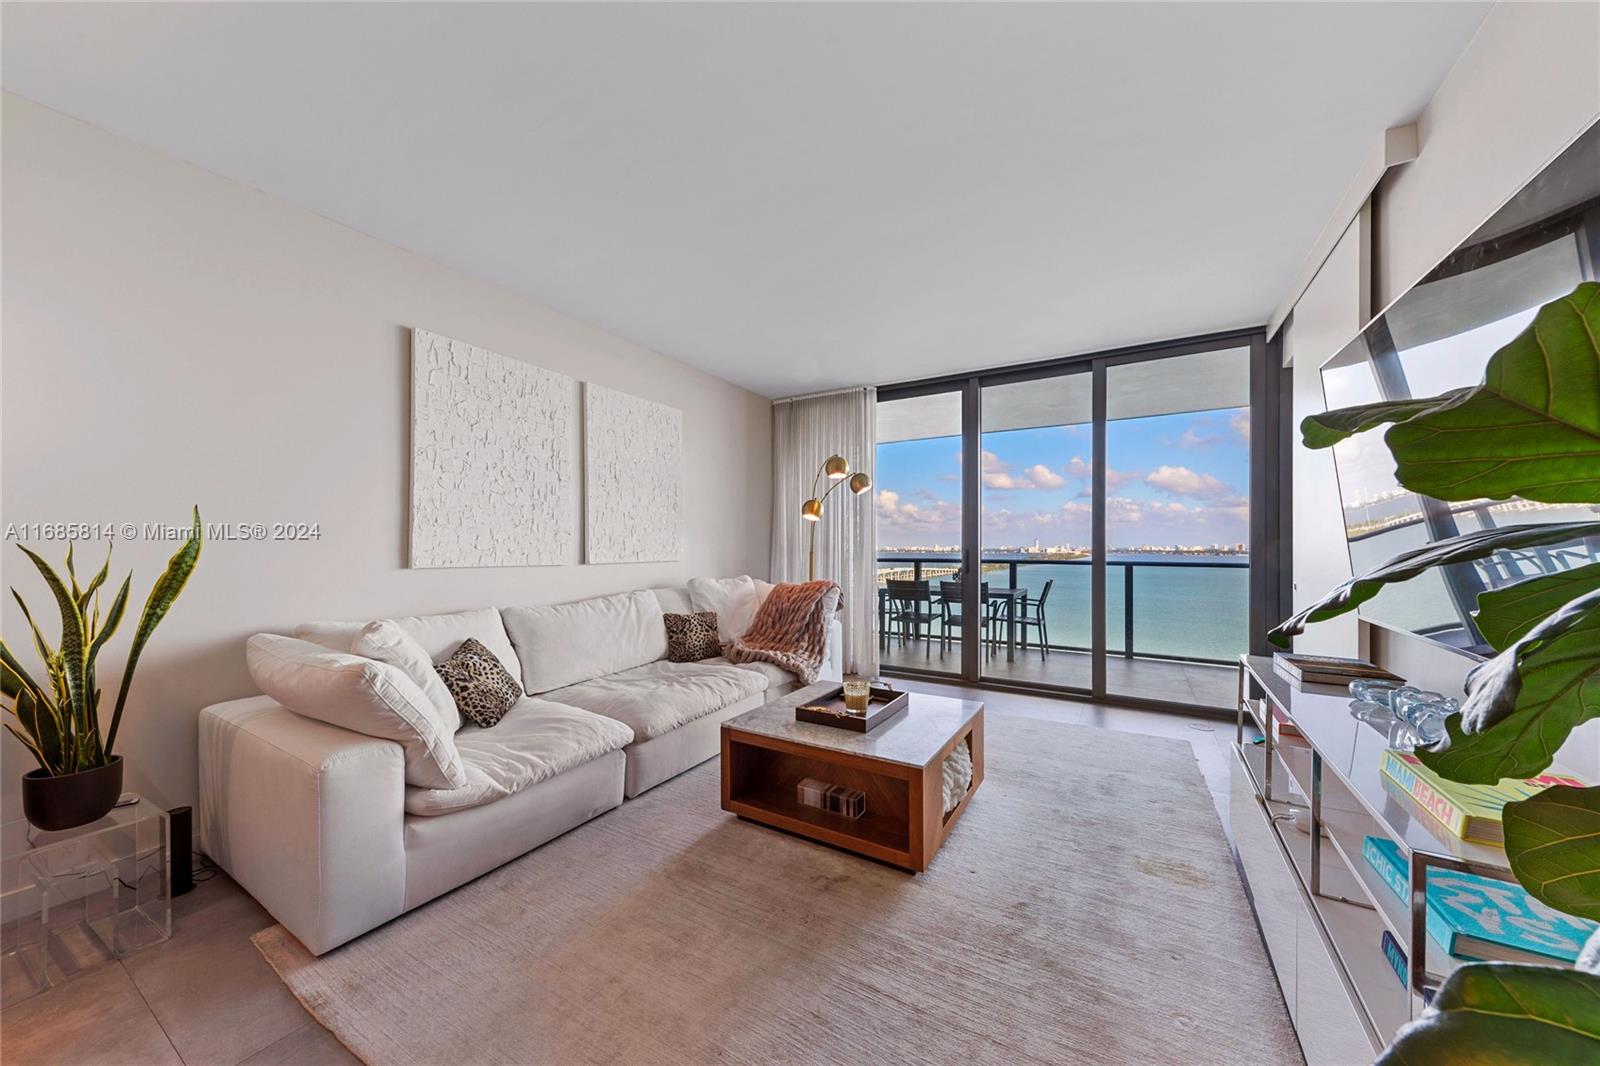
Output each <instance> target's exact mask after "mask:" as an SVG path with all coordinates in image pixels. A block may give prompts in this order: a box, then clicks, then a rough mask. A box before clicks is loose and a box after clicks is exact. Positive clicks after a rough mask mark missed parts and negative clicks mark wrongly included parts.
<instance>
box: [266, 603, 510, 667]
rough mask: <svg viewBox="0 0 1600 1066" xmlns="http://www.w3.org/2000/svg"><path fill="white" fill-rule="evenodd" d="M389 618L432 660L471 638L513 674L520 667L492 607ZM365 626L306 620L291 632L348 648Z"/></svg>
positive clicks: (440, 658)
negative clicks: (490, 652) (492, 654)
mask: <svg viewBox="0 0 1600 1066" xmlns="http://www.w3.org/2000/svg"><path fill="white" fill-rule="evenodd" d="M388 621H391V622H393V623H394V624H395V625H397V626H399V627H400V628H401V629H403V630H405V631H406V633H407V634H409V635H410V636H411V638H412V639H413V640H415V641H416V642H417V643H418V644H420V645H422V650H423V651H425V652H427V653H428V658H429V659H431V660H432V661H433V662H434V663H442V662H444V661H445V660H446V659H448V658H450V656H451V655H453V654H455V650H456V649H457V648H459V647H461V642H462V641H464V640H466V639H467V638H468V637H471V638H472V639H473V640H476V641H477V642H478V643H479V644H482V645H483V646H484V647H485V648H488V649H489V650H490V651H492V652H494V657H495V658H496V659H499V660H500V664H501V665H502V666H504V667H505V668H506V669H507V670H509V671H510V672H511V674H512V676H517V675H518V674H519V673H520V672H521V670H522V667H521V665H520V664H519V663H518V662H517V653H516V651H515V650H514V649H513V648H512V647H511V640H510V639H509V638H508V637H507V636H506V627H505V623H504V622H502V621H501V620H500V612H499V611H498V610H496V609H495V608H493V607H479V608H477V609H476V610H471V611H450V612H448V613H446V614H412V615H405V616H404V617H400V618H391V619H388ZM365 625H366V623H365V622H306V623H303V624H301V625H298V626H295V627H294V635H295V636H297V637H299V638H300V639H301V640H309V641H312V642H314V643H317V644H322V645H325V646H327V647H329V648H332V649H333V650H334V651H349V650H350V647H351V645H352V644H353V643H354V642H355V638H356V637H357V635H359V634H360V632H361V630H362V628H363V627H364V626H365Z"/></svg>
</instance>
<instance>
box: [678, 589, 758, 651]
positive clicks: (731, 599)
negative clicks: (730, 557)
mask: <svg viewBox="0 0 1600 1066" xmlns="http://www.w3.org/2000/svg"><path fill="white" fill-rule="evenodd" d="M689 600H690V602H691V603H693V604H694V609H695V610H697V611H715V612H717V639H718V640H720V641H722V643H724V644H726V643H728V641H730V640H732V639H733V638H734V637H742V636H744V633H745V630H747V629H749V628H750V623H751V622H754V621H755V620H756V608H758V607H760V606H761V601H760V599H759V598H758V597H757V596H756V581H755V578H753V577H750V576H749V575H745V576H743V577H692V578H690V579H689Z"/></svg>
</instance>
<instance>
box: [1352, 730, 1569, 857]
mask: <svg viewBox="0 0 1600 1066" xmlns="http://www.w3.org/2000/svg"><path fill="white" fill-rule="evenodd" d="M1383 773H1384V776H1385V777H1388V778H1389V779H1390V780H1391V781H1393V782H1394V783H1395V784H1397V785H1399V786H1400V787H1401V788H1402V789H1404V790H1405V791H1406V793H1407V794H1408V795H1410V796H1411V798H1412V799H1414V800H1416V801H1417V802H1418V803H1419V804H1421V805H1422V809H1423V810H1425V811H1427V812H1428V813H1429V814H1430V815H1432V816H1433V817H1434V818H1435V819H1436V820H1437V821H1438V822H1439V824H1441V825H1443V826H1444V827H1445V828H1446V829H1448V830H1450V832H1452V833H1454V834H1455V835H1456V836H1458V837H1460V838H1461V839H1463V840H1470V841H1472V842H1474V843H1477V844H1493V845H1495V846H1496V847H1499V846H1501V845H1503V844H1504V843H1505V839H1506V833H1505V827H1504V826H1503V825H1501V824H1500V810H1501V808H1503V807H1504V806H1505V805H1506V804H1508V803H1511V802H1513V801H1515V800H1525V799H1527V798H1528V797H1529V796H1534V795H1537V794H1538V793H1540V792H1543V791H1544V790H1545V789H1547V788H1549V787H1550V786H1551V785H1572V786H1573V787H1575V788H1583V787H1584V785H1585V783H1584V782H1582V781H1579V780H1578V779H1577V778H1573V777H1561V776H1559V775H1557V774H1540V775H1539V776H1538V777H1530V778H1527V779H1526V780H1518V779H1516V778H1510V777H1508V778H1506V779H1505V780H1504V781H1501V782H1500V783H1499V784H1495V785H1463V784H1461V783H1459V782H1456V781H1447V780H1445V779H1444V778H1443V777H1440V776H1439V775H1438V774H1436V773H1434V772H1433V771H1432V770H1430V769H1428V768H1427V767H1426V766H1424V765H1422V760H1420V759H1418V758H1417V757H1416V756H1415V755H1413V754H1411V753H1410V752H1409V751H1395V750H1393V749H1390V750H1388V751H1385V752H1384V753H1383Z"/></svg>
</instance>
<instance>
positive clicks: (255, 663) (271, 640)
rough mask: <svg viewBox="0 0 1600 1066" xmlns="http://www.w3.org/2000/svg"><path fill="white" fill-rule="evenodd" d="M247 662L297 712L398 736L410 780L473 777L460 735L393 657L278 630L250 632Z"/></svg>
mask: <svg viewBox="0 0 1600 1066" xmlns="http://www.w3.org/2000/svg"><path fill="white" fill-rule="evenodd" d="M245 662H246V663H247V664H248V666H249V667H250V676H251V677H252V678H254V679H255V683H256V684H257V685H258V686H260V688H261V691H262V692H265V693H266V694H267V695H268V696H271V697H272V698H273V699H275V700H277V701H278V702H279V703H281V704H283V705H284V706H285V707H287V708H289V709H290V710H291V711H293V712H295V713H296V714H299V715H304V716H305V717H307V718H315V719H317V720H318V721H319V722H327V723H328V724H329V725H336V726H339V727H340V728H341V729H349V730H351V731H352V732H356V733H361V734H363V735H365V736H369V737H379V738H381V739H383V740H392V741H395V742H396V743H398V744H399V745H400V746H401V747H402V748H403V749H405V763H406V784H408V785H416V786H417V787H419V788H460V787H462V786H463V785H465V784H466V783H467V774H466V769H465V768H464V767H463V766H462V765H461V755H460V754H459V753H458V752H457V751H456V745H455V738H454V736H453V735H452V734H451V733H447V732H445V731H444V730H443V729H442V728H440V726H439V724H438V723H437V722H436V721H435V720H434V716H433V712H432V710H431V709H430V708H429V706H428V703H429V701H428V697H426V696H424V695H423V694H422V690H421V689H419V688H417V686H416V685H415V684H414V683H413V682H412V680H411V679H410V678H409V677H407V676H406V675H405V674H404V673H403V672H401V671H400V670H399V669H397V668H395V667H393V666H390V665H389V664H388V663H380V662H375V661H374V660H372V659H364V658H362V657H361V656H359V655H352V654H350V653H348V652H337V651H331V650H329V649H328V648H325V647H323V646H322V645H320V644H313V643H311V642H309V641H304V640H296V639H295V638H293V637H281V636H278V635H276V634H273V633H257V634H256V635H255V636H253V637H251V638H250V640H249V642H248V643H247V644H246V645H245Z"/></svg>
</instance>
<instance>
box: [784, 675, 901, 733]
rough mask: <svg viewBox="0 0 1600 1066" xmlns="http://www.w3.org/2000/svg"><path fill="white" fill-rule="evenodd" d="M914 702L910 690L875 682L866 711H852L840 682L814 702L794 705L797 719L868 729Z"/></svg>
mask: <svg viewBox="0 0 1600 1066" xmlns="http://www.w3.org/2000/svg"><path fill="white" fill-rule="evenodd" d="M910 704H911V696H910V693H906V692H900V691H897V690H896V689H892V688H890V687H889V686H887V685H873V686H872V688H871V689H870V690H869V692H868V695H867V709H866V712H865V713H862V712H861V711H852V710H849V709H848V708H846V707H845V705H844V686H843V685H839V686H837V687H836V688H833V689H831V690H830V691H828V692H825V693H823V694H822V696H821V697H820V698H818V699H817V700H815V701H813V702H811V703H802V704H800V706H798V707H796V708H795V709H794V718H795V721H797V722H811V723H812V724H814V725H831V726H833V727H834V728H836V729H848V730H851V731H852V732H856V733H866V732H868V731H870V730H873V729H876V728H878V727H879V726H880V725H882V724H883V723H885V722H887V721H888V720H889V719H891V718H893V717H894V716H895V715H897V714H899V713H900V712H901V711H903V710H905V709H906V708H907V707H908V706H910Z"/></svg>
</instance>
